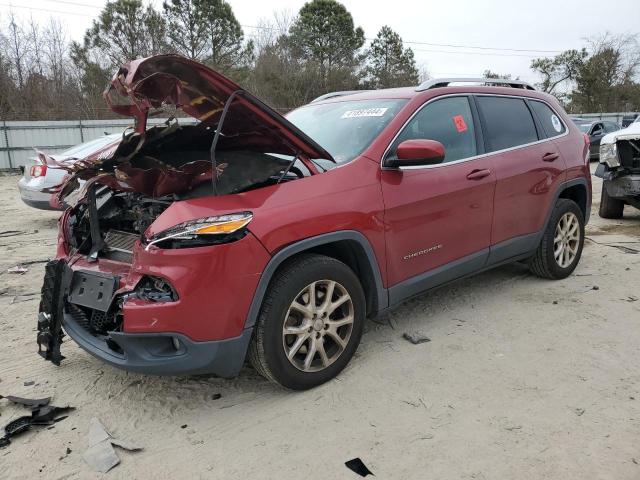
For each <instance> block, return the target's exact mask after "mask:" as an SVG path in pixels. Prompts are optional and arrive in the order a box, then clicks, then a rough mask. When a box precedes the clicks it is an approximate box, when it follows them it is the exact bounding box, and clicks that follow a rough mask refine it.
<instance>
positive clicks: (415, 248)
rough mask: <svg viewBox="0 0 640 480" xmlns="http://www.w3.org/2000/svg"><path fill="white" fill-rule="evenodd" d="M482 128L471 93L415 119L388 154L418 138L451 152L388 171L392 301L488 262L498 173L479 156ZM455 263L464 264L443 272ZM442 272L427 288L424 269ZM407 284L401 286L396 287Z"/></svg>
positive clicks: (435, 104)
mask: <svg viewBox="0 0 640 480" xmlns="http://www.w3.org/2000/svg"><path fill="white" fill-rule="evenodd" d="M477 128H478V127H477V113H476V112H475V110H474V106H473V104H472V103H471V102H470V98H469V97H468V96H451V97H444V98H440V99H435V100H432V101H430V102H427V103H426V104H425V105H423V107H422V108H421V109H420V110H419V111H418V112H417V113H416V114H415V115H414V117H413V118H412V119H411V120H409V122H408V123H407V124H406V125H405V127H404V128H403V129H402V130H401V132H400V133H399V135H398V137H397V138H396V139H395V140H394V142H393V143H392V145H391V147H390V148H389V150H388V151H387V154H386V156H387V158H389V157H392V156H394V155H395V151H396V148H397V146H398V145H399V144H400V143H401V142H403V141H405V140H411V139H429V140H437V141H439V142H441V143H442V144H443V145H444V147H445V159H444V161H443V163H441V164H438V165H430V166H424V167H412V168H408V167H407V169H404V170H383V171H382V173H381V175H382V193H383V198H384V202H385V231H386V235H385V238H386V245H387V269H388V283H389V285H390V286H391V287H392V288H391V290H390V301H391V303H396V302H397V301H399V300H400V299H401V298H402V297H405V296H408V295H411V294H415V293H418V292H419V291H421V290H424V289H426V288H429V287H431V286H433V284H430V283H429V282H432V283H434V282H435V283H436V284H437V283H442V281H443V279H444V281H446V280H448V279H451V278H445V277H446V276H447V275H453V276H454V277H455V276H460V275H459V273H460V272H461V271H463V274H464V273H469V271H468V270H473V269H479V268H481V267H482V266H484V264H485V262H486V258H487V256H488V247H489V242H490V236H491V216H492V210H493V194H494V190H495V173H494V171H493V166H492V160H491V159H490V158H482V157H480V158H479V157H478V155H479V154H480V153H481V146H480V145H479V137H478V135H479V132H478V131H477ZM461 259H462V260H461ZM456 260H461V262H460V263H462V264H464V265H457V266H456V267H455V269H453V270H452V269H449V270H447V268H448V267H444V266H445V265H447V264H451V263H452V262H455V261H456ZM438 267H442V268H443V269H445V270H447V272H435V273H434V274H433V276H431V277H430V279H429V280H428V281H427V282H426V283H425V280H426V278H425V275H424V274H425V272H432V271H434V269H438ZM427 276H428V275H427ZM408 279H411V280H410V281H408V282H404V286H403V288H402V289H400V290H399V289H394V288H393V286H394V285H398V284H400V283H401V282H403V281H407V280H408Z"/></svg>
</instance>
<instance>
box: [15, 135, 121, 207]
mask: <svg viewBox="0 0 640 480" xmlns="http://www.w3.org/2000/svg"><path fill="white" fill-rule="evenodd" d="M121 138H122V134H121V133H116V134H112V135H105V136H103V137H99V138H96V139H95V140H90V141H88V142H85V143H81V144H79V145H76V146H75V147H71V148H69V149H68V150H65V151H64V152H61V153H56V154H52V155H49V156H50V157H51V158H53V159H54V160H56V161H58V162H60V161H69V162H72V161H73V160H81V159H83V158H86V157H88V156H89V155H91V154H93V153H95V152H98V151H100V150H102V149H104V148H105V147H107V146H109V145H111V144H113V143H116V142H117V141H119V140H120V139H121ZM65 175H67V172H66V171H65V170H63V169H60V168H53V167H48V166H47V165H45V164H44V163H42V162H41V161H40V160H39V159H38V158H37V157H32V158H30V159H29V163H28V164H27V165H25V167H24V172H23V176H22V178H21V179H20V181H19V182H18V189H19V190H20V197H22V201H23V202H24V203H26V204H27V205H29V206H30V207H34V208H39V209H41V210H62V209H64V207H63V206H58V204H57V202H52V201H51V200H52V197H53V194H52V193H51V189H52V188H54V187H57V186H58V185H60V184H61V183H62V181H63V180H64V177H65Z"/></svg>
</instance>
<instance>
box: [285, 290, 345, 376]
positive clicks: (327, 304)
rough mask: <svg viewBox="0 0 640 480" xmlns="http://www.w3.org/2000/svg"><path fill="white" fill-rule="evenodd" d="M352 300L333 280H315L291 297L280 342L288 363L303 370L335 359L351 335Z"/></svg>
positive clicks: (314, 370) (320, 365)
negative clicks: (291, 300)
mask: <svg viewBox="0 0 640 480" xmlns="http://www.w3.org/2000/svg"><path fill="white" fill-rule="evenodd" d="M353 322H354V309H353V300H352V299H351V296H350V295H349V293H348V292H347V290H346V289H345V288H344V287H343V286H342V285H341V284H340V283H338V282H336V281H333V280H318V281H315V282H313V283H311V284H309V285H307V286H306V287H305V288H303V289H302V290H301V291H300V293H298V295H296V297H295V298H294V299H293V302H291V305H290V306H289V309H288V310H287V314H286V316H285V318H284V324H283V328H282V345H283V347H284V352H285V355H286V357H287V359H288V360H289V362H291V364H292V365H293V366H295V367H296V368H297V369H298V370H301V371H303V372H318V371H320V370H324V369H325V368H327V367H328V366H329V365H331V364H332V363H334V362H335V361H336V360H337V359H338V358H339V357H340V355H342V353H343V352H344V350H345V348H346V347H347V345H348V343H349V339H350V338H351V332H352V331H353Z"/></svg>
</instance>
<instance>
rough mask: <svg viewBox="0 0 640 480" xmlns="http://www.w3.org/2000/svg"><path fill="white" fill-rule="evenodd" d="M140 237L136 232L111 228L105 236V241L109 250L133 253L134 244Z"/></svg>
mask: <svg viewBox="0 0 640 480" xmlns="http://www.w3.org/2000/svg"><path fill="white" fill-rule="evenodd" d="M138 238H139V236H138V235H136V234H135V233H127V232H121V231H120V230H109V231H108V232H107V235H106V236H105V237H104V242H105V243H106V244H107V250H112V251H115V252H124V253H132V252H133V246H134V245H135V243H136V241H137V240H138Z"/></svg>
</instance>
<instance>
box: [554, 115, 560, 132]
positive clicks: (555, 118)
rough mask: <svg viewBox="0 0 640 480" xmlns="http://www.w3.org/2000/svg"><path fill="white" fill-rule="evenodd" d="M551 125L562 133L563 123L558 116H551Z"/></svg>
mask: <svg viewBox="0 0 640 480" xmlns="http://www.w3.org/2000/svg"><path fill="white" fill-rule="evenodd" d="M551 125H553V129H554V130H555V131H556V132H558V133H560V132H561V131H562V123H560V119H559V118H558V117H557V116H556V115H551Z"/></svg>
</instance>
